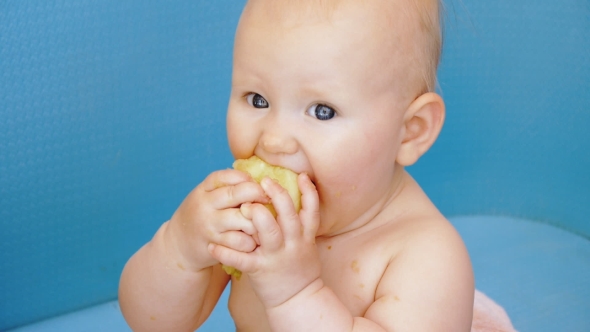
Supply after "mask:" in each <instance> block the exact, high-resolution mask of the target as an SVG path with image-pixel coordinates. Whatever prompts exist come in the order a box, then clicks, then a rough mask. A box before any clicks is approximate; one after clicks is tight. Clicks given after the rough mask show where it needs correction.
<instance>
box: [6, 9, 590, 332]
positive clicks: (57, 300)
mask: <svg viewBox="0 0 590 332" xmlns="http://www.w3.org/2000/svg"><path fill="white" fill-rule="evenodd" d="M242 4H243V1H238V2H236V1H231V0H222V1H219V0H217V1H205V0H199V1H196V0H191V1H180V0H175V1H166V2H163V1H154V0H151V1H145V0H144V1H140V0H134V1H126V2H124V3H123V2H120V1H90V0H86V1H82V0H76V1H71V0H62V1H16V0H13V1H7V0H0V227H1V228H0V229H1V231H0V330H3V329H5V328H8V327H11V326H16V325H19V324H23V323H26V322H31V321H33V320H38V319H42V318H46V317H48V316H52V315H56V314H59V313H63V312H66V311H70V310H74V309H79V308H81V307H85V306H89V305H93V304H96V303H100V302H103V301H106V300H110V299H114V298H115V297H116V291H117V283H118V277H119V274H120V271H121V269H122V267H123V265H124V263H125V261H126V260H127V258H128V257H129V256H130V255H131V254H132V253H133V252H134V251H136V250H137V249H138V248H139V246H141V245H142V244H143V243H145V242H146V241H147V240H148V239H149V238H150V237H151V236H152V235H153V233H154V232H155V230H156V229H157V227H158V226H159V225H160V224H161V223H162V222H163V221H165V220H167V218H169V216H170V215H171V214H172V213H173V212H174V210H175V208H176V207H177V205H178V204H179V203H180V201H181V200H182V199H183V197H184V196H185V195H186V194H187V193H188V192H189V191H190V190H191V189H192V188H193V187H194V186H195V185H196V184H197V183H199V182H200V181H201V180H202V179H203V178H204V176H205V175H206V174H208V173H209V172H211V171H212V170H215V169H220V168H226V167H229V166H230V165H231V161H232V158H231V155H230V154H229V150H228V148H227V142H226V137H225V128H224V121H225V109H226V105H227V97H228V93H229V84H230V74H231V49H232V38H233V32H234V29H235V25H236V22H237V19H238V16H239V12H240V10H241V7H242ZM447 12H448V15H447V16H448V18H447V27H446V40H445V50H444V58H443V64H442V67H441V70H440V86H441V89H442V93H443V95H444V97H445V99H446V101H447V107H448V110H447V111H448V115H447V123H446V126H445V128H444V130H443V133H442V134H441V137H440V139H439V141H438V142H437V143H436V144H435V146H434V147H433V149H432V150H431V151H430V152H428V153H427V155H426V156H425V157H424V159H423V160H421V161H420V162H419V163H418V164H417V165H416V166H414V167H412V168H411V169H410V171H411V172H412V174H414V175H415V177H416V178H417V179H418V180H419V181H420V182H421V183H422V185H423V187H424V188H425V190H426V191H427V192H428V193H429V194H430V195H431V197H432V198H433V200H434V201H435V203H436V204H437V205H438V206H439V207H440V208H441V210H442V211H443V212H444V213H445V214H447V215H449V216H450V215H458V214H496V215H498V214H502V215H512V216H519V217H526V218H531V219H535V220H538V221H542V222H549V223H552V224H555V225H559V226H561V227H565V228H567V229H570V230H574V231H576V232H578V233H580V234H583V235H585V236H587V237H589V236H590V223H589V222H588V219H587V218H588V217H587V216H588V215H590V175H589V173H588V170H589V169H590V134H589V130H588V129H587V128H588V126H589V125H590V92H589V91H590V35H589V32H590V19H589V17H590V2H588V1H587V0H577V1H576V0H564V1H561V2H559V4H557V3H556V2H552V1H546V0H543V1H533V0H523V1H518V2H513V1H508V0H503V1H483V0H462V1H453V2H452V3H448V4H447Z"/></svg>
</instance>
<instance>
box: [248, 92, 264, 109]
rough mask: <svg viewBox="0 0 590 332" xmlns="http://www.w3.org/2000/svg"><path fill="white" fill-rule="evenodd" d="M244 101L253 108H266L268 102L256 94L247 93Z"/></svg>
mask: <svg viewBox="0 0 590 332" xmlns="http://www.w3.org/2000/svg"><path fill="white" fill-rule="evenodd" d="M246 100H247V101H248V104H250V106H252V107H254V108H268V101H266V99H264V97H262V96H261V95H259V94H257V93H249V94H248V95H247V96H246Z"/></svg>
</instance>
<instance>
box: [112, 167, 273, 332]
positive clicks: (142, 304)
mask: <svg viewBox="0 0 590 332" xmlns="http://www.w3.org/2000/svg"><path fill="white" fill-rule="evenodd" d="M253 201H254V202H261V203H268V198H267V197H266V195H265V194H264V192H263V190H262V188H261V187H260V186H259V185H258V184H257V183H256V182H254V181H252V180H251V179H250V178H249V177H248V176H247V175H246V174H244V173H242V172H239V171H235V170H225V171H219V172H215V173H212V174H211V175H210V176H208V177H207V179H205V181H203V183H201V184H200V185H199V186H198V187H197V188H195V190H193V191H192V192H191V193H190V194H189V195H188V196H187V197H186V199H185V200H184V202H183V203H182V204H181V205H180V207H179V208H178V210H177V211H176V212H175V213H174V215H173V216H172V218H171V219H170V221H168V222H166V223H165V224H163V225H162V226H161V227H160V229H159V230H158V232H157V233H156V235H155V236H154V238H153V239H152V240H151V241H150V242H149V243H147V244H146V245H145V246H143V247H142V248H141V249H140V250H139V251H138V252H137V253H136V254H135V255H133V257H132V258H131V259H130V260H129V262H128V263H127V264H126V266H125V268H124V270H123V274H122V275H121V281H120V286H119V302H120V305H121V310H122V312H123V314H124V316H125V319H126V320H127V322H128V323H129V325H130V326H131V328H132V329H133V330H134V331H188V330H194V329H196V328H197V327H198V326H199V325H201V324H202V323H203V322H204V321H205V319H207V317H208V316H209V314H210V313H211V311H212V310H213V307H214V306H215V304H216V303H217V301H218V299H219V296H220V294H221V293H222V291H223V289H224V288H225V287H226V285H227V283H228V280H229V276H227V275H226V274H225V273H224V272H223V271H222V269H221V266H220V264H219V262H218V261H217V260H216V259H215V258H213V257H212V256H211V255H210V254H209V252H208V250H207V246H208V245H209V244H210V243H215V244H221V245H224V246H227V247H230V248H232V249H233V250H237V251H239V252H249V251H252V250H253V249H254V248H255V247H256V243H255V242H254V240H253V239H252V237H251V236H250V235H252V234H254V232H255V229H254V227H253V226H252V223H251V222H250V221H249V220H247V219H245V218H244V217H243V216H242V214H241V213H240V211H239V206H240V205H241V204H242V203H244V202H253ZM248 234H249V235H248Z"/></svg>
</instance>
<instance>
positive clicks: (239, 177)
mask: <svg viewBox="0 0 590 332" xmlns="http://www.w3.org/2000/svg"><path fill="white" fill-rule="evenodd" d="M247 181H252V178H251V177H250V175H248V174H246V173H244V172H240V171H236V170H235V169H225V170H221V171H216V172H213V173H211V174H209V176H207V177H206V178H205V180H203V189H204V190H205V191H213V190H215V189H218V188H221V187H225V186H235V185H236V184H238V183H242V182H247Z"/></svg>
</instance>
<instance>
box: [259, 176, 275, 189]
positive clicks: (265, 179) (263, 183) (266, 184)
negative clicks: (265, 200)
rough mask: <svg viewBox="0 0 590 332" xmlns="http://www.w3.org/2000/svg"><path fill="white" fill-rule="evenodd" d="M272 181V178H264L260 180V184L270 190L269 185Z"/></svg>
mask: <svg viewBox="0 0 590 332" xmlns="http://www.w3.org/2000/svg"><path fill="white" fill-rule="evenodd" d="M270 181H272V180H271V179H270V178H264V179H262V181H260V186H262V189H264V190H268V188H269V186H270V185H271V183H270Z"/></svg>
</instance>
